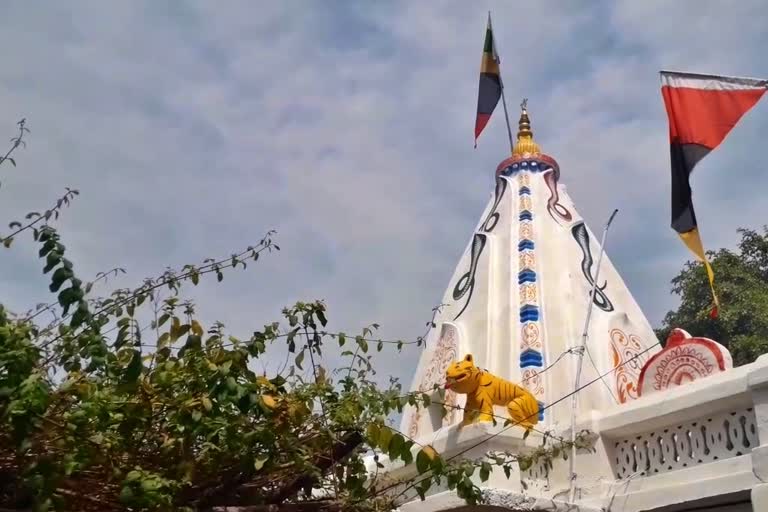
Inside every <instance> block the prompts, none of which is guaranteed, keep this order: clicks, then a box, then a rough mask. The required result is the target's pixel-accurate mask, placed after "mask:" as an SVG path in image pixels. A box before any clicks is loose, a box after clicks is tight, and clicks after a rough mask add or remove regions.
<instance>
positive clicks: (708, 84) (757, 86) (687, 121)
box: [661, 71, 768, 317]
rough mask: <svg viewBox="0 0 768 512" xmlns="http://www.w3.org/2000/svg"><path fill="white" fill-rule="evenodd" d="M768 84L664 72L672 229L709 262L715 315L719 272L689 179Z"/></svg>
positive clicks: (750, 79) (759, 81) (751, 80)
mask: <svg viewBox="0 0 768 512" xmlns="http://www.w3.org/2000/svg"><path fill="white" fill-rule="evenodd" d="M766 88H768V80H757V79H754V78H737V77H726V76H714V75H699V74H693V73H676V72H669V71H662V72H661V95H662V97H663V98H664V106H665V107H666V110H667V117H668V118H669V144H670V158H671V163H672V229H674V230H675V231H677V233H678V235H679V236H680V238H681V239H682V240H683V243H685V245H686V246H687V247H688V248H689V249H690V250H691V252H693V253H694V254H695V255H696V256H697V257H698V258H699V259H700V260H701V261H702V262H703V263H704V266H705V268H706V271H707V277H708V278H709V285H710V288H711V289H712V298H713V300H714V308H713V309H712V316H713V317H715V316H717V311H718V308H719V302H718V300H717V295H716V294H715V289H714V279H715V277H714V273H713V272H712V267H711V266H710V265H709V262H708V261H707V258H706V255H705V253H704V246H703V244H702V242H701V237H700V236H699V230H698V225H697V224H696V214H695V213H694V211H693V202H692V199H691V186H690V182H689V178H690V175H691V172H692V171H693V168H694V167H695V166H696V164H697V163H698V162H699V161H700V160H701V159H702V158H704V157H705V156H706V155H707V154H709V152H710V151H712V150H713V149H715V148H716V147H717V146H718V145H719V144H720V143H721V142H722V141H723V139H725V137H726V136H727V135H728V133H729V132H730V131H731V129H733V127H734V126H736V123H738V122H739V119H741V117H742V116H743V115H744V114H746V113H747V111H749V109H751V108H752V107H753V106H754V105H755V104H756V103H757V102H758V101H759V100H760V98H761V97H762V96H763V94H765V91H766Z"/></svg>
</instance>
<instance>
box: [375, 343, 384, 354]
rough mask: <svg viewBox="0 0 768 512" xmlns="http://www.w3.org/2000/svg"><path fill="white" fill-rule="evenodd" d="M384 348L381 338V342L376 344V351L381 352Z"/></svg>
mask: <svg viewBox="0 0 768 512" xmlns="http://www.w3.org/2000/svg"><path fill="white" fill-rule="evenodd" d="M383 348H384V342H383V341H381V340H379V343H378V344H377V345H376V351H377V352H381V349H383Z"/></svg>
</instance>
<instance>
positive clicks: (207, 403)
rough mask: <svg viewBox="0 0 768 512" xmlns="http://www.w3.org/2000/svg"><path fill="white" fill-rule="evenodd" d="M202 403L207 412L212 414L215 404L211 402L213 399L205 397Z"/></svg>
mask: <svg viewBox="0 0 768 512" xmlns="http://www.w3.org/2000/svg"><path fill="white" fill-rule="evenodd" d="M200 401H201V402H202V404H203V408H205V410H206V411H208V412H211V409H213V402H211V399H210V398H208V397H207V396H204V397H203V398H202V400H200Z"/></svg>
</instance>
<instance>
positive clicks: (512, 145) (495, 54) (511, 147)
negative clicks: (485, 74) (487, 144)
mask: <svg viewBox="0 0 768 512" xmlns="http://www.w3.org/2000/svg"><path fill="white" fill-rule="evenodd" d="M488 26H489V27H491V39H492V41H493V58H494V59H496V62H498V63H499V64H501V58H500V57H499V52H497V51H496V35H495V34H494V33H493V25H491V11H488ZM499 85H500V86H501V104H502V105H503V106H504V119H505V120H506V121H507V136H508V137H509V151H510V152H512V151H514V149H515V142H514V140H513V139H512V128H511V126H510V124H509V112H507V98H506V96H505V95H504V80H502V79H501V66H499Z"/></svg>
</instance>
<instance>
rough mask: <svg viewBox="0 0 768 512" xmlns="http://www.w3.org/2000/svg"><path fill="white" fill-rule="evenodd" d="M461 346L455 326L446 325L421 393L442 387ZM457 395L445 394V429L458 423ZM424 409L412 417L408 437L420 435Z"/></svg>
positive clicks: (449, 392) (443, 423)
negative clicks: (420, 423) (446, 372)
mask: <svg viewBox="0 0 768 512" xmlns="http://www.w3.org/2000/svg"><path fill="white" fill-rule="evenodd" d="M458 346H459V332H458V329H457V328H456V326H455V325H453V324H448V323H444V324H442V326H441V329H440V338H439V339H438V340H437V345H436V346H435V350H434V352H433V353H432V359H431V360H430V361H429V366H427V368H426V370H425V372H424V376H423V377H422V379H421V383H419V388H418V389H419V391H420V392H422V393H429V392H431V391H432V390H433V389H434V388H435V386H438V387H442V385H443V382H444V375H445V371H446V370H447V369H448V366H450V364H451V363H452V362H453V361H454V359H456V356H457V354H458ZM457 398H458V397H457V396H456V393H455V392H453V391H450V390H447V391H446V392H445V405H444V407H445V408H446V410H447V412H446V415H445V416H444V417H443V422H442V425H443V426H444V427H445V426H447V425H451V424H453V423H454V422H455V421H456V404H457ZM424 412H425V411H424V410H423V409H418V410H416V411H415V412H414V413H413V416H411V423H410V425H409V428H408V435H409V436H411V437H416V436H418V434H419V422H420V421H421V418H422V416H423V414H424Z"/></svg>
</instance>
